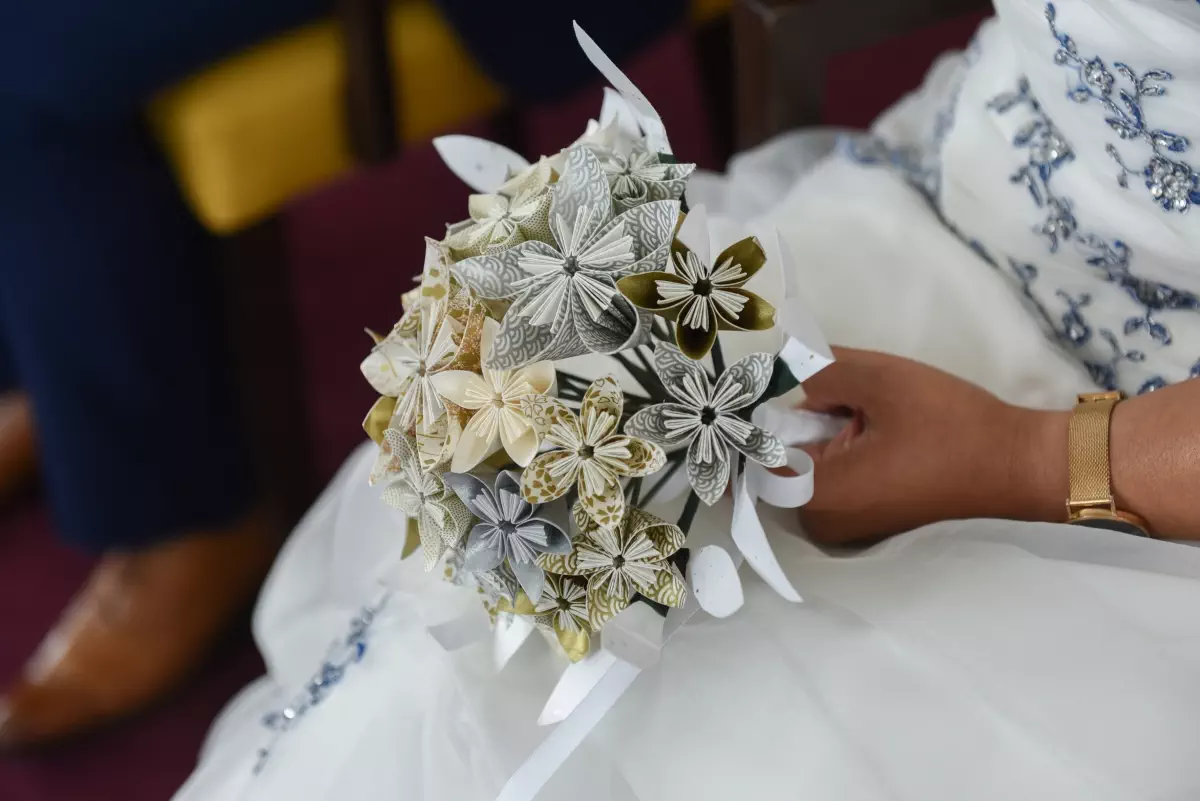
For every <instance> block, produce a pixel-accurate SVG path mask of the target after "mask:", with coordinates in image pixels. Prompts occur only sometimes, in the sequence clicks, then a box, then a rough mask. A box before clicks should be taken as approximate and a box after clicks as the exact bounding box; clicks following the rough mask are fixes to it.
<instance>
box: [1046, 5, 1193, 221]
mask: <svg viewBox="0 0 1200 801" xmlns="http://www.w3.org/2000/svg"><path fill="white" fill-rule="evenodd" d="M1057 17H1058V11H1057V9H1056V8H1055V6H1054V4H1053V3H1047V4H1046V22H1047V24H1049V26H1050V33H1051V34H1053V35H1054V38H1055V39H1056V40H1057V41H1058V44H1059V49H1058V51H1057V52H1055V54H1054V63H1055V64H1059V65H1062V66H1065V67H1072V68H1074V69H1075V73H1076V76H1077V77H1078V80H1079V83H1077V84H1076V85H1075V86H1073V87H1071V88H1070V89H1069V90H1068V91H1067V97H1069V98H1071V99H1072V100H1074V101H1075V102H1076V103H1091V102H1093V101H1095V102H1098V103H1100V104H1101V105H1102V106H1103V107H1104V110H1105V111H1106V112H1107V113H1108V115H1109V116H1107V117H1105V119H1104V122H1105V123H1107V124H1108V127H1110V128H1112V129H1113V130H1114V131H1116V133H1117V135H1118V136H1119V137H1121V138H1122V139H1125V140H1128V141H1133V140H1142V141H1144V142H1147V143H1148V144H1149V145H1150V147H1151V150H1152V151H1153V152H1152V155H1151V156H1150V159H1149V161H1147V162H1146V164H1145V166H1143V167H1142V169H1140V170H1138V169H1134V168H1131V167H1129V166H1128V165H1126V164H1125V162H1124V161H1123V160H1122V158H1121V154H1120V153H1119V152H1118V151H1117V148H1116V146H1114V145H1112V144H1109V145H1107V146H1106V147H1105V152H1107V153H1108V155H1109V156H1110V157H1112V159H1113V160H1114V161H1116V162H1117V164H1118V166H1120V168H1121V172H1120V173H1118V175H1117V182H1118V183H1119V184H1120V185H1121V186H1123V187H1125V188H1128V187H1129V176H1131V175H1133V176H1139V175H1140V176H1141V177H1142V179H1143V180H1144V183H1145V184H1146V188H1147V189H1148V190H1150V196H1151V197H1153V198H1154V200H1155V202H1157V203H1158V204H1159V205H1160V206H1162V208H1163V209H1164V210H1165V211H1177V212H1180V213H1182V212H1186V211H1187V210H1188V209H1190V208H1191V206H1192V204H1193V203H1200V173H1197V172H1196V170H1194V169H1193V168H1192V166H1191V165H1190V164H1188V163H1187V162H1185V161H1182V160H1180V159H1178V158H1172V157H1171V156H1170V155H1168V154H1169V153H1186V152H1187V150H1188V148H1189V147H1190V146H1191V143H1190V142H1189V141H1188V139H1187V137H1185V136H1180V135H1179V134H1176V133H1172V132H1171V131H1167V130H1164V129H1162V128H1151V127H1150V126H1149V124H1148V123H1147V122H1146V113H1145V110H1144V109H1143V108H1142V101H1143V100H1144V99H1145V98H1153V97H1162V96H1163V95H1165V94H1166V93H1167V89H1166V87H1165V86H1163V84H1164V83H1166V82H1167V81H1171V80H1173V79H1174V76H1173V75H1171V73H1169V72H1167V71H1166V70H1159V69H1151V70H1147V71H1146V72H1144V73H1142V74H1140V75H1139V74H1138V73H1137V72H1136V71H1135V70H1134V69H1133V68H1131V67H1130V66H1129V65H1128V64H1124V63H1122V62H1120V61H1114V62H1113V64H1112V69H1111V70H1110V69H1109V67H1108V65H1107V64H1105V62H1104V59H1102V58H1100V57H1099V56H1092V57H1091V58H1084V57H1083V56H1080V55H1079V48H1078V46H1077V45H1076V44H1075V40H1074V39H1072V38H1071V37H1070V36H1069V35H1067V34H1065V33H1061V32H1060V31H1059V30H1058V27H1057V25H1056V24H1055V22H1056V19H1057ZM1114 71H1115V73H1116V74H1115V75H1114ZM1117 76H1120V77H1121V78H1123V79H1124V81H1123V82H1122V83H1124V84H1127V86H1119V85H1118V80H1117ZM1114 93H1115V97H1116V98H1117V99H1119V100H1120V103H1118V102H1117V100H1116V99H1114Z"/></svg>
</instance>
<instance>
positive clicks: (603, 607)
mask: <svg viewBox="0 0 1200 801" xmlns="http://www.w3.org/2000/svg"><path fill="white" fill-rule="evenodd" d="M587 598H588V610H589V611H590V612H591V616H592V628H593V629H594V630H596V631H599V630H600V629H601V628H602V627H603V626H604V624H605V623H607V622H608V621H610V620H612V619H613V618H614V617H616V616H617V615H619V614H621V612H624V611H625V610H626V609H627V608H628V607H629V601H630V598H618V597H616V596H613V595H609V594H608V593H606V592H605V591H604V589H603V586H602V585H600V584H598V583H597V582H588V594H587Z"/></svg>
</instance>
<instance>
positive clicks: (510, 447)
mask: <svg viewBox="0 0 1200 801" xmlns="http://www.w3.org/2000/svg"><path fill="white" fill-rule="evenodd" d="M500 417H501V420H500V443H501V444H502V445H503V446H504V450H505V452H506V453H507V454H508V455H509V457H510V458H511V459H512V460H513V461H514V462H516V463H517V464H519V465H520V466H521V467H524V466H525V465H527V464H529V462H530V460H531V459H533V457H534V455H536V454H537V450H538V445H539V444H540V443H539V441H538V435H537V432H536V431H534V429H533V426H532V425H530V424H529V422H528V421H526V420H525V419H524V418H520V419H519V420H518V415H517V414H516V413H515V412H513V411H512V410H510V409H505V410H503V411H502V412H500Z"/></svg>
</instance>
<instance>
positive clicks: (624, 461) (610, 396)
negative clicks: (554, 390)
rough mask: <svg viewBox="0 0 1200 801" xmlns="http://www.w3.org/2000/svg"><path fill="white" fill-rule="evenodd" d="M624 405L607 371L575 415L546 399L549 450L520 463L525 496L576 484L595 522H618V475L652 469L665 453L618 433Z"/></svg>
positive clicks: (621, 508) (621, 504)
mask: <svg viewBox="0 0 1200 801" xmlns="http://www.w3.org/2000/svg"><path fill="white" fill-rule="evenodd" d="M623 404H624V394H623V393H622V392H621V388H620V386H618V385H617V382H616V380H615V379H614V378H613V377H612V376H605V377H604V378H599V379H597V380H595V381H593V382H592V385H591V386H590V387H588V389H587V392H585V393H584V395H583V403H582V405H581V407H580V410H579V416H578V417H576V416H575V413H574V412H572V411H571V410H570V409H568V408H567V406H566V405H565V404H563V403H562V402H561V401H553V402H551V403H550V404H549V407H548V411H547V414H548V422H549V430H548V431H547V432H546V437H545V441H546V442H548V443H550V444H551V445H553V446H554V449H553V450H550V451H547V452H546V453H543V454H540V455H539V456H538V457H537V458H536V459H534V460H533V461H532V462H531V463H530V464H529V466H528V467H527V468H525V472H524V473H523V474H522V476H521V494H522V495H523V496H524V497H525V500H527V501H529V502H530V503H548V502H550V501H553V500H556V499H558V498H561V497H562V496H564V495H566V494H567V492H568V491H569V490H570V489H571V487H572V486H577V487H578V488H579V503H580V506H581V508H582V509H583V510H584V511H585V512H586V513H587V515H588V517H590V518H591V519H592V520H593V521H594V522H595V523H596V525H598V526H602V527H605V528H610V527H613V526H616V525H618V524H619V523H620V522H621V518H622V517H623V516H624V514H625V493H624V490H623V489H622V487H621V478H623V477H636V476H646V475H649V474H651V473H655V472H657V471H658V470H659V469H661V468H662V466H663V465H664V464H665V463H666V458H667V457H666V454H664V453H663V450H662V448H660V447H658V446H657V445H655V444H654V443H652V442H648V441H646V440H644V439H640V438H638V437H630V436H625V435H623V434H618V433H617V426H618V424H619V423H620V421H621V410H622V407H623Z"/></svg>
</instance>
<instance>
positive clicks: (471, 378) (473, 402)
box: [430, 370, 492, 409]
mask: <svg viewBox="0 0 1200 801" xmlns="http://www.w3.org/2000/svg"><path fill="white" fill-rule="evenodd" d="M430 380H432V381H433V386H434V389H436V390H437V392H438V394H439V395H441V396H442V397H443V398H445V399H446V400H448V401H450V402H451V403H453V404H455V405H457V406H461V407H463V408H464V409H478V408H479V407H480V406H482V405H483V403H484V402H485V399H486V398H488V397H489V396H490V395H491V394H492V391H491V387H489V386H488V385H487V383H485V382H484V380H483V379H482V378H481V377H480V376H479V375H477V374H476V373H472V372H468V371H467V370H444V371H442V372H440V373H435V374H434V375H433V376H431V377H430Z"/></svg>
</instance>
